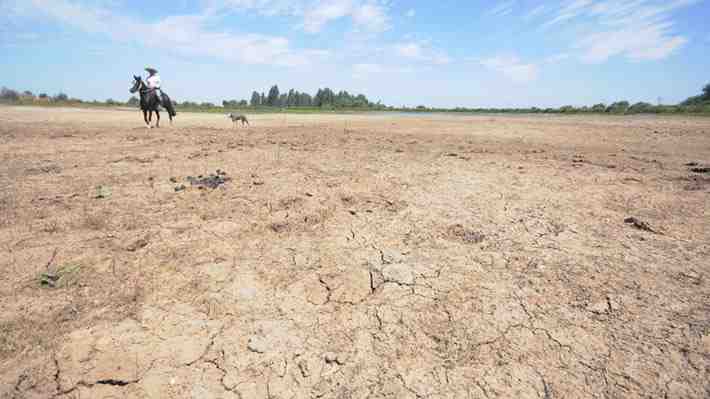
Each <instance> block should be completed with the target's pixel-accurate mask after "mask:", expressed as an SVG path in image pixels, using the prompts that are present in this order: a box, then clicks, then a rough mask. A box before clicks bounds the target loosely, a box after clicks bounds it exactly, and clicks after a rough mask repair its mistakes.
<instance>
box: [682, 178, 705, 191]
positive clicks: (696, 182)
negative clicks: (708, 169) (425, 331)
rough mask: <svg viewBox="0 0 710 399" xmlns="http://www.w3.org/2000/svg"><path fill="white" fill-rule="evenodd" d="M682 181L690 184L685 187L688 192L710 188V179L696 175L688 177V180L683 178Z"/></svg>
mask: <svg viewBox="0 0 710 399" xmlns="http://www.w3.org/2000/svg"><path fill="white" fill-rule="evenodd" d="M681 180H685V181H687V182H689V183H688V184H686V185H685V187H683V188H684V189H685V190H686V191H702V190H705V188H707V187H709V186H710V177H705V176H697V175H695V176H688V177H687V178H683V179H681Z"/></svg>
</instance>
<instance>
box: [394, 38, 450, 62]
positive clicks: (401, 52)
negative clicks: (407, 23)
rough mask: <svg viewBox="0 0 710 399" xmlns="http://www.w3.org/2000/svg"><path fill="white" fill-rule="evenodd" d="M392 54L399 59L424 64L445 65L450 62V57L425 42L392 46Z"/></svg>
mask: <svg viewBox="0 0 710 399" xmlns="http://www.w3.org/2000/svg"><path fill="white" fill-rule="evenodd" d="M394 53H395V54H396V55H398V56H400V57H404V58H408V59H410V60H414V61H421V62H425V63H431V64H437V65H445V64H450V63H451V62H452V59H451V57H449V56H448V55H446V54H445V53H444V52H442V51H437V50H435V49H433V48H431V46H429V45H428V44H427V43H426V42H406V43H399V44H395V45H394Z"/></svg>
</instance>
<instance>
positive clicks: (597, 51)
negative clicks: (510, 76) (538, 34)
mask: <svg viewBox="0 0 710 399" xmlns="http://www.w3.org/2000/svg"><path fill="white" fill-rule="evenodd" d="M698 1H699V0H665V1H662V0H633V1H623V0H573V1H568V2H567V3H566V4H565V5H564V6H563V7H562V8H561V9H560V11H559V12H557V13H556V14H555V15H554V16H553V17H552V19H550V20H548V21H547V22H545V23H544V24H543V25H542V26H543V27H544V28H551V27H555V26H563V25H564V24H568V23H572V22H573V21H574V23H575V24H576V25H575V30H576V31H577V32H581V33H577V35H576V36H575V43H574V44H573V47H574V48H576V49H577V50H578V51H580V52H581V55H580V58H581V60H582V61H584V62H590V63H600V62H604V61H606V60H607V59H609V58H610V57H613V56H624V57H626V58H628V59H630V60H633V61H641V60H658V59H663V58H665V57H667V56H669V55H670V54H672V53H673V52H674V51H676V50H678V49H679V48H681V47H682V46H683V45H684V44H685V43H686V42H687V38H685V37H684V36H682V35H680V34H676V33H674V32H673V20H672V14H673V12H674V11H675V10H677V9H679V8H682V7H687V6H690V5H692V4H695V3H697V2H698Z"/></svg>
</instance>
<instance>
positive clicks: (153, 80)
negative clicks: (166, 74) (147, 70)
mask: <svg viewBox="0 0 710 399" xmlns="http://www.w3.org/2000/svg"><path fill="white" fill-rule="evenodd" d="M146 81H147V82H148V88H151V89H159V88H160V75H158V74H155V75H153V76H150V77H148V79H146Z"/></svg>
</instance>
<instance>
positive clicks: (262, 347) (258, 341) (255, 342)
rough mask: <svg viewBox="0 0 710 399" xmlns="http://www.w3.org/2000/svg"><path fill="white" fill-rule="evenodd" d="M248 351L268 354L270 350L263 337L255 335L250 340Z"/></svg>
mask: <svg viewBox="0 0 710 399" xmlns="http://www.w3.org/2000/svg"><path fill="white" fill-rule="evenodd" d="M247 349H249V350H250V351H252V352H255V353H266V351H267V349H269V344H268V342H266V339H264V338H263V337H259V336H257V335H253V336H251V337H250V338H249V342H248V343H247Z"/></svg>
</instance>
